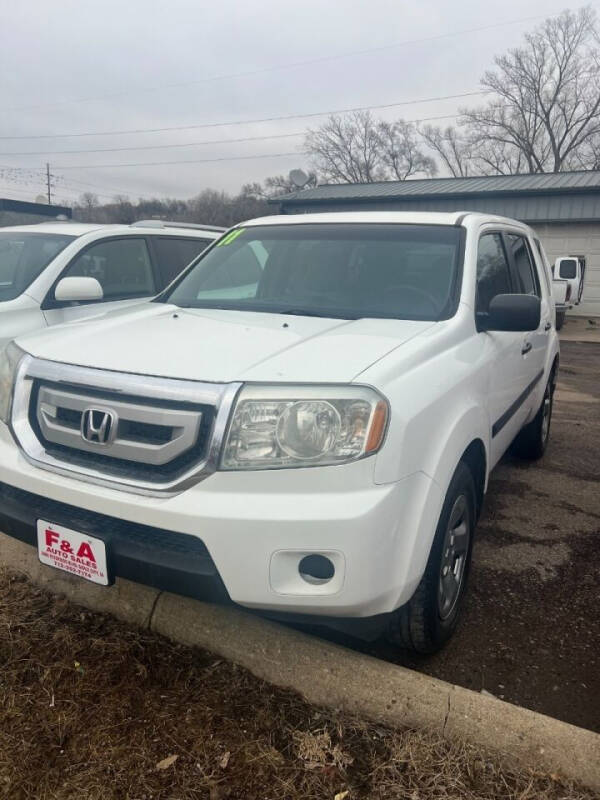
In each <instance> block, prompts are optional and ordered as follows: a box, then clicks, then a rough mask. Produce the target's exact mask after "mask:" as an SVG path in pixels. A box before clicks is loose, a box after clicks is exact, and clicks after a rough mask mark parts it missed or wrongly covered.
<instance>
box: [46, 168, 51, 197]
mask: <svg viewBox="0 0 600 800" xmlns="http://www.w3.org/2000/svg"><path fill="white" fill-rule="evenodd" d="M46 189H47V191H48V205H49V206H51V205H52V194H51V191H50V189H51V187H50V163H49V162H48V161H46Z"/></svg>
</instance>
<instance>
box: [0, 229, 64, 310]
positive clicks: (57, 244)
mask: <svg viewBox="0 0 600 800" xmlns="http://www.w3.org/2000/svg"><path fill="white" fill-rule="evenodd" d="M74 238H75V237H74V236H64V235H62V234H57V233H29V232H27V233H21V232H17V231H0V302H2V301H3V300H14V298H15V297H18V296H19V295H20V294H22V293H23V292H24V291H25V290H26V289H27V288H28V287H29V286H30V284H32V283H33V281H34V280H35V279H36V278H37V276H38V275H39V274H40V273H41V272H42V270H43V269H44V268H45V267H46V266H47V265H48V264H49V263H50V262H51V261H52V259H53V258H54V257H55V256H56V255H57V254H58V253H60V251H61V250H63V249H64V248H65V247H66V246H67V245H68V244H69V242H71V241H73V239H74Z"/></svg>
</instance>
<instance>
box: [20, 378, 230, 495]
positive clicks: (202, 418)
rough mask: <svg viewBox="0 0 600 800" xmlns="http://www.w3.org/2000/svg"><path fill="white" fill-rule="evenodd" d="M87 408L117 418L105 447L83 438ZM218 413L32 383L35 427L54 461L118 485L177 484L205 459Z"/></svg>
mask: <svg viewBox="0 0 600 800" xmlns="http://www.w3.org/2000/svg"><path fill="white" fill-rule="evenodd" d="M89 409H97V410H98V413H105V412H109V413H110V414H112V415H113V417H114V430H113V429H112V427H111V428H110V429H107V431H106V433H107V437H108V441H107V442H102V441H99V440H97V437H92V439H91V440H86V438H84V435H83V433H82V431H84V428H85V420H84V416H85V414H86V413H89ZM215 413H216V409H215V407H214V406H210V405H205V404H196V403H190V402H178V401H169V400H163V399H161V400H150V399H149V398H145V397H141V396H136V395H123V394H122V393H120V392H111V391H107V390H98V389H95V388H92V387H89V388H88V387H82V386H78V385H69V384H66V383H53V382H50V381H44V380H39V379H34V380H33V383H32V390H31V396H30V403H29V423H30V425H31V428H32V430H33V432H34V433H35V435H36V437H37V438H38V440H39V441H40V443H41V444H42V446H43V447H44V449H45V451H46V453H48V454H49V455H51V456H52V457H53V458H55V459H57V460H58V461H62V462H65V463H68V464H69V466H70V467H71V468H72V467H82V468H86V469H89V468H91V469H94V470H96V471H98V472H101V473H103V474H105V475H107V476H109V477H113V478H115V479H117V480H122V481H126V480H127V479H135V480H136V481H146V482H150V483H152V482H157V483H164V482H166V481H172V480H176V479H177V478H178V477H179V476H181V475H182V474H184V473H185V472H186V471H188V470H189V469H190V468H191V467H193V466H194V465H195V464H199V463H201V462H202V461H204V460H205V458H206V455H207V450H208V446H209V441H210V437H211V432H212V428H213V424H214V421H215ZM111 419H113V418H112V417H111Z"/></svg>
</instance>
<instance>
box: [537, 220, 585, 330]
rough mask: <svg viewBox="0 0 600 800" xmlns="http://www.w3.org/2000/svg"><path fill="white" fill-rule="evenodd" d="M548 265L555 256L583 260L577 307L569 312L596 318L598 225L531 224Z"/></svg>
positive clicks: (552, 261)
mask: <svg viewBox="0 0 600 800" xmlns="http://www.w3.org/2000/svg"><path fill="white" fill-rule="evenodd" d="M533 227H534V228H535V229H536V231H537V232H538V233H539V235H540V239H541V240H542V244H543V245H544V249H545V251H546V253H547V255H548V258H549V260H550V262H551V263H552V264H553V263H554V260H555V259H556V258H558V257H559V256H584V257H585V265H586V267H585V283H584V289H583V297H582V300H581V305H579V306H577V307H576V308H575V309H574V310H573V313H574V314H577V315H578V316H588V317H592V316H594V317H600V223H581V224H579V225H574V224H570V223H567V224H560V225H559V224H556V225H534V226H533Z"/></svg>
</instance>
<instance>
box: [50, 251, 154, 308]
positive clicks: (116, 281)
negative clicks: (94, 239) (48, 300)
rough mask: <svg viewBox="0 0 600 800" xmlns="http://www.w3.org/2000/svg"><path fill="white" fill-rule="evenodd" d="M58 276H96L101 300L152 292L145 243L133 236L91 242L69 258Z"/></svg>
mask: <svg viewBox="0 0 600 800" xmlns="http://www.w3.org/2000/svg"><path fill="white" fill-rule="evenodd" d="M62 277H63V278H67V277H69V278H71V277H85V278H96V280H98V281H99V282H100V285H101V286H102V291H103V292H104V300H105V301H109V300H126V299H127V298H130V297H146V296H150V295H154V294H156V285H155V281H154V274H153V272H152V263H151V261H150V256H149V254H148V247H147V246H146V242H145V240H144V239H135V238H133V237H130V238H127V239H109V240H105V241H99V242H98V243H97V244H93V245H91V246H90V247H88V248H87V249H86V250H84V251H83V252H82V253H81V254H80V255H78V256H76V257H75V258H74V259H73V261H71V263H70V264H69V266H68V267H67V269H66V271H65V272H64V273H63V275H62Z"/></svg>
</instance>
